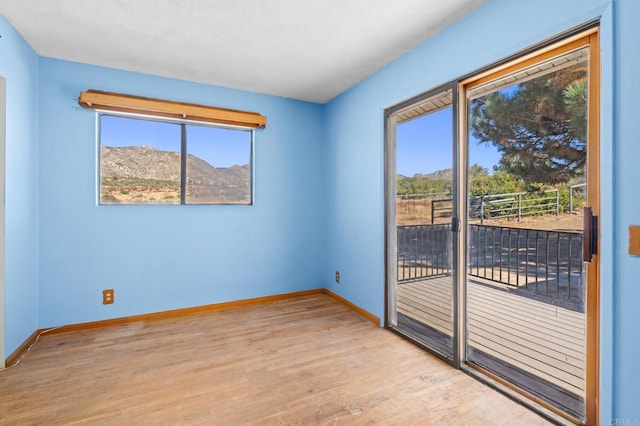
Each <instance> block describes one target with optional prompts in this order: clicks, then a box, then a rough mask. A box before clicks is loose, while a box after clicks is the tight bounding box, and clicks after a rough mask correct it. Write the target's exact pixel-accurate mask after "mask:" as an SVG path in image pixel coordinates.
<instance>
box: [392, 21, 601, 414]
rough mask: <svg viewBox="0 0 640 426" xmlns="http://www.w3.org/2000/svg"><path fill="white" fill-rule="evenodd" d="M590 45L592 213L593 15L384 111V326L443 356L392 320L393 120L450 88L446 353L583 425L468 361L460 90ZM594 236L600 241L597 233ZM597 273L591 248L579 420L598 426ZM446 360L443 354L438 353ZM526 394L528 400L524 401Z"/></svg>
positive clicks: (535, 405) (595, 148) (596, 126)
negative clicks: (449, 324) (455, 221)
mask: <svg viewBox="0 0 640 426" xmlns="http://www.w3.org/2000/svg"><path fill="white" fill-rule="evenodd" d="M585 47H588V48H589V74H588V75H589V80H588V82H589V83H588V84H589V86H588V94H589V96H588V123H589V127H588V142H587V153H588V154H587V155H588V158H587V165H588V166H587V167H588V169H587V179H588V193H587V205H589V206H591V208H592V210H593V213H594V215H596V216H599V215H600V207H601V206H600V202H601V193H600V186H601V175H600V107H601V100H600V99H601V98H600V86H601V84H600V72H601V71H600V70H601V62H600V61H601V58H600V44H599V20H593V21H590V22H588V23H585V24H584V25H581V26H579V27H576V28H573V29H571V30H568V31H566V32H564V33H562V34H559V35H557V36H555V37H552V38H550V39H548V40H545V41H543V42H541V43H538V44H537V45H535V46H532V47H530V48H527V49H525V50H522V51H520V52H517V53H516V54H514V55H512V56H510V57H508V58H505V59H503V60H501V61H497V62H496V63H494V64H491V65H489V66H487V67H484V68H482V69H480V70H477V71H475V72H473V73H470V74H467V75H465V76H463V77H460V78H458V79H455V80H452V81H451V82H449V83H447V84H445V85H442V86H439V87H437V88H435V89H433V90H430V91H428V92H426V93H424V94H421V95H419V96H416V97H414V98H411V99H409V100H407V101H405V102H402V103H399V104H397V105H394V106H392V107H390V108H387V109H386V110H385V121H384V124H385V132H384V134H385V274H386V281H385V327H387V328H389V329H391V330H392V331H394V332H396V333H398V334H401V335H402V336H404V337H405V338H408V339H409V340H412V341H413V342H414V343H416V344H418V345H419V346H421V347H423V348H425V349H427V350H428V351H429V352H431V353H433V354H435V355H436V356H438V357H440V358H443V356H442V354H439V353H437V352H436V351H433V350H431V349H430V348H428V347H425V346H424V344H422V343H421V342H419V341H416V340H415V339H412V338H411V336H408V335H407V334H406V333H403V332H402V331H400V330H398V329H397V327H396V325H397V322H396V316H395V314H396V312H395V309H396V308H397V305H396V300H395V297H396V295H395V291H396V287H397V276H398V275H397V274H398V271H397V264H396V260H397V241H396V240H395V239H396V238H397V233H396V232H395V231H394V230H395V226H396V223H395V220H396V186H395V185H396V176H395V167H396V165H395V162H396V143H395V142H396V141H395V126H396V124H397V123H396V115H397V113H398V112H399V111H402V110H403V109H406V108H408V107H410V106H411V105H414V104H417V103H419V102H420V101H424V100H425V99H427V98H429V97H433V96H434V95H437V94H438V93H442V92H443V91H445V90H448V89H452V95H453V105H452V107H453V126H454V129H453V137H454V143H453V149H454V153H453V159H454V160H453V163H454V164H453V168H454V179H453V180H454V181H453V185H454V191H455V194H456V195H457V196H454V197H453V198H454V204H453V206H452V208H453V216H454V218H459V219H463V218H464V220H462V225H465V226H459V227H458V232H456V233H455V234H454V237H453V244H454V247H453V249H454V251H453V253H454V260H453V270H454V280H455V281H454V282H455V283H456V285H455V286H454V289H453V290H454V293H453V295H454V300H453V303H454V305H453V314H454V315H453V327H454V333H453V334H454V336H453V339H454V341H453V342H454V347H453V360H449V359H445V361H447V362H449V363H450V364H452V365H453V366H454V367H456V368H459V369H461V370H463V371H465V372H467V373H468V374H470V375H472V376H474V377H476V378H478V379H479V380H481V381H483V382H485V383H487V384H488V385H490V386H492V387H494V388H496V389H498V390H500V391H501V392H503V393H505V394H508V395H511V396H512V397H514V398H517V399H519V400H520V401H521V402H522V403H523V404H524V405H526V406H528V407H530V408H532V409H533V410H535V411H537V412H539V413H541V414H542V415H545V416H546V417H548V418H550V419H552V420H554V421H570V422H573V423H576V424H579V423H581V421H580V420H579V419H576V418H573V417H572V416H570V415H568V414H566V413H564V412H562V411H561V410H558V409H556V408H555V407H553V406H551V405H550V404H547V403H545V402H544V401H541V400H540V399H538V398H536V397H534V396H532V395H530V394H528V393H527V392H525V391H523V390H521V389H519V388H517V387H515V386H514V385H511V384H510V383H508V382H507V381H506V380H503V379H501V378H500V377H498V376H496V375H494V374H492V373H491V372H489V371H486V370H485V369H483V368H482V367H479V366H477V365H475V364H472V363H467V362H466V341H467V339H466V337H467V330H466V318H467V312H466V294H467V291H466V290H467V274H466V265H467V252H466V246H467V244H466V241H467V229H466V218H467V212H468V205H467V204H468V203H467V197H466V194H467V190H468V176H467V168H468V140H467V139H468V138H467V100H466V92H467V90H469V89H470V88H471V87H475V86H478V85H481V84H484V83H486V82H487V81H490V80H495V79H497V78H500V77H501V76H504V75H507V74H510V73H512V72H514V71H515V70H518V69H523V68H526V67H528V66H529V65H532V64H534V63H539V62H542V61H545V60H546V59H550V58H553V57H557V56H559V55H561V54H563V52H564V53H566V52H570V51H573V50H578V49H581V48H585ZM597 239H598V241H600V240H601V238H600V236H599V235H598V236H597ZM599 277H600V271H599V255H598V254H597V253H596V254H595V255H594V257H593V259H592V262H591V263H588V264H587V266H586V287H587V290H586V291H587V297H586V308H585V310H586V313H587V315H586V318H587V323H586V348H585V350H586V366H585V368H586V370H585V420H586V424H598V422H599V404H598V401H599V390H600V380H599V377H600V371H599V362H600V359H599V355H600V352H599V351H600V334H599V327H600V278H599ZM443 359H444V358H443ZM522 396H525V397H526V399H523V398H522Z"/></svg>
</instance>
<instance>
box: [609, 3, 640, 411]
mask: <svg viewBox="0 0 640 426" xmlns="http://www.w3.org/2000/svg"><path fill="white" fill-rule="evenodd" d="M615 16H616V21H615V79H614V81H615V103H614V108H613V111H614V130H615V160H614V161H615V163H614V164H615V166H614V168H613V170H614V173H613V179H614V182H615V204H614V214H615V226H616V227H615V243H614V244H615V246H614V264H615V268H614V270H615V279H614V281H613V289H614V295H613V306H614V310H613V311H614V321H613V330H614V337H613V341H614V348H615V351H614V362H613V383H614V386H613V395H612V399H613V413H614V417H617V418H622V419H631V418H635V419H636V420H638V419H640V363H639V361H638V356H639V355H640V330H639V329H638V324H640V316H639V315H638V306H639V305H640V258H638V257H632V256H630V255H629V254H628V252H627V248H628V241H629V240H628V235H629V232H628V227H629V225H632V224H636V225H640V193H639V192H638V182H640V167H638V160H639V159H640V140H639V139H640V137H639V136H638V117H640V104H639V103H638V97H639V96H640V81H639V80H638V70H639V69H640V28H639V27H638V19H640V2H638V1H636V0H619V1H617V2H616V13H615ZM607 284H610V283H607Z"/></svg>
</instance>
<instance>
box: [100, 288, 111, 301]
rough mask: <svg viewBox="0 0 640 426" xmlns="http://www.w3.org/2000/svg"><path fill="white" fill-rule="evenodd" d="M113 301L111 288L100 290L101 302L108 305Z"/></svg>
mask: <svg viewBox="0 0 640 426" xmlns="http://www.w3.org/2000/svg"><path fill="white" fill-rule="evenodd" d="M111 303H113V289H112V288H110V289H108V290H102V304H103V305H110V304H111Z"/></svg>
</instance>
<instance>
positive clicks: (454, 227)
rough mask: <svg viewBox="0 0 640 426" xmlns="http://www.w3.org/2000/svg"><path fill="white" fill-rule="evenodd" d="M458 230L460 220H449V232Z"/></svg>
mask: <svg viewBox="0 0 640 426" xmlns="http://www.w3.org/2000/svg"><path fill="white" fill-rule="evenodd" d="M459 230H460V220H458V218H457V217H452V218H451V232H458V231H459Z"/></svg>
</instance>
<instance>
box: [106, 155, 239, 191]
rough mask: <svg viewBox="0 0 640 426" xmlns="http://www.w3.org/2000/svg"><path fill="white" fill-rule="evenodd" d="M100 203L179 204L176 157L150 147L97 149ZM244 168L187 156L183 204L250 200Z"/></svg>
mask: <svg viewBox="0 0 640 426" xmlns="http://www.w3.org/2000/svg"><path fill="white" fill-rule="evenodd" d="M100 155H101V158H100V163H101V176H102V194H101V198H102V201H103V202H113V203H118V202H129V203H131V202H133V203H136V202H139V203H148V202H152V203H154V202H155V203H175V202H176V201H178V202H179V191H180V153H178V152H171V151H161V150H158V149H156V148H154V147H152V146H148V145H145V146H125V147H108V146H103V147H102V148H101V154H100ZM250 173H251V171H250V169H249V165H248V164H244V165H235V166H232V167H219V168H218V167H213V166H212V165H210V164H209V163H207V162H206V161H204V160H202V159H201V158H198V157H196V156H194V155H190V154H189V155H188V156H187V201H191V202H195V203H198V202H202V203H207V202H230V203H237V202H247V201H249V199H250V182H251V180H250Z"/></svg>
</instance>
